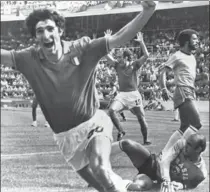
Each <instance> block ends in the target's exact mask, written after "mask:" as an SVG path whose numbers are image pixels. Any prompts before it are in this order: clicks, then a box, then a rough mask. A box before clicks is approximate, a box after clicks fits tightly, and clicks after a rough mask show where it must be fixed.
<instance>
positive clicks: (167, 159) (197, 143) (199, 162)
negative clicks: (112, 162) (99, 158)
mask: <svg viewBox="0 0 210 192" xmlns="http://www.w3.org/2000/svg"><path fill="white" fill-rule="evenodd" d="M205 148H206V139H205V137H204V136H203V135H200V134H193V135H191V136H190V137H189V138H188V139H187V140H185V139H180V140H178V141H177V142H176V143H175V145H174V146H173V147H171V148H170V149H168V151H167V152H165V153H162V152H161V153H160V154H158V155H156V154H153V153H150V151H149V150H148V149H147V148H145V147H144V146H143V145H141V144H140V143H137V142H135V141H132V140H127V139H126V140H124V139H123V140H121V141H118V142H115V143H113V144H112V155H114V154H117V153H118V152H120V151H123V152H125V153H126V154H127V156H128V157H129V158H130V160H131V162H132V163H133V165H134V167H136V169H137V170H138V175H137V176H136V177H135V178H134V179H133V183H130V184H128V185H127V186H128V187H127V189H128V190H129V191H142V190H149V189H151V188H152V185H153V182H154V181H157V182H158V183H161V192H173V191H176V190H181V189H192V188H195V187H197V186H198V185H199V184H200V183H201V182H202V181H203V180H204V179H205V178H206V176H207V169H206V165H205V162H204V160H203V158H202V156H201V153H202V152H203V151H204V150H205Z"/></svg>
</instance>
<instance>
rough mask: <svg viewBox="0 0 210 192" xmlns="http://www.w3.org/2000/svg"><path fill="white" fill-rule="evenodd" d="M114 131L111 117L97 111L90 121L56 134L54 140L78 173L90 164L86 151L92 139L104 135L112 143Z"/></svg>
mask: <svg viewBox="0 0 210 192" xmlns="http://www.w3.org/2000/svg"><path fill="white" fill-rule="evenodd" d="M112 130H113V124H112V121H111V119H110V117H109V116H108V115H107V114H106V113H105V112H104V111H101V110H97V111H96V113H95V115H94V116H93V117H92V118H91V119H89V120H88V121H86V122H84V123H82V124H80V125H78V126H76V127H75V128H73V129H70V130H69V131H66V132H62V133H58V134H54V139H55V141H56V144H57V145H58V146H59V150H60V151H61V153H62V154H63V156H64V158H65V160H66V162H67V163H68V164H69V165H70V166H71V167H72V168H73V170H74V171H78V170H80V169H82V168H84V167H85V166H86V165H88V164H89V158H88V156H87V151H86V149H87V146H88V144H89V142H90V141H91V139H93V138H94V137H95V136H98V135H103V136H104V137H108V138H109V139H110V141H111V142H112V141H113V137H112Z"/></svg>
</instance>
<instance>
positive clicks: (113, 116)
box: [109, 100, 125, 141]
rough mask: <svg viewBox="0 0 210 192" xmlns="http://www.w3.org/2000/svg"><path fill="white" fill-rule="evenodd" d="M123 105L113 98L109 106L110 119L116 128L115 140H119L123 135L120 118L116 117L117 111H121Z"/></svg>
mask: <svg viewBox="0 0 210 192" xmlns="http://www.w3.org/2000/svg"><path fill="white" fill-rule="evenodd" d="M124 108H125V107H124V105H123V104H122V103H121V102H119V101H117V100H114V101H113V102H112V104H111V106H110V108H109V115H110V117H111V120H112V122H113V124H114V126H115V127H116V128H117V130H118V136H117V140H118V141H119V140H121V139H122V137H123V136H124V135H125V131H124V130H123V128H122V125H121V123H120V120H119V118H118V115H117V114H118V113H119V112H122V111H123V109H124Z"/></svg>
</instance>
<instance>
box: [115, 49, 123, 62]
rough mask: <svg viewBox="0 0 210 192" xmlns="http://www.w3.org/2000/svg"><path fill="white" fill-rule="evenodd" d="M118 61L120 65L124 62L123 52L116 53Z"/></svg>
mask: <svg viewBox="0 0 210 192" xmlns="http://www.w3.org/2000/svg"><path fill="white" fill-rule="evenodd" d="M116 60H117V61H118V62H119V63H120V62H122V61H123V54H122V52H121V51H117V52H116Z"/></svg>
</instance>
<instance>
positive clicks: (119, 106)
mask: <svg viewBox="0 0 210 192" xmlns="http://www.w3.org/2000/svg"><path fill="white" fill-rule="evenodd" d="M135 40H136V41H137V42H139V43H140V47H141V49H142V51H143V56H141V57H140V58H139V59H137V60H135V61H132V59H131V52H130V51H129V50H124V51H122V50H120V49H118V50H117V53H116V58H117V59H116V60H115V59H114V58H113V57H112V56H111V55H108V56H107V58H109V59H110V60H111V61H113V62H114V66H115V69H116V72H117V75H118V81H119V91H120V92H119V94H118V95H117V96H116V97H115V99H114V101H113V102H112V104H111V105H110V107H109V114H110V117H111V119H112V121H113V123H114V125H115V126H116V128H117V130H118V136H117V140H118V141H119V140H121V139H122V137H123V136H124V135H125V131H124V130H123V128H122V125H121V124H120V121H119V119H118V117H117V113H118V112H119V111H123V110H124V109H126V108H128V109H130V110H132V113H133V114H135V115H136V117H137V119H138V121H139V124H140V126H141V132H142V135H143V140H144V144H145V145H149V144H151V143H150V142H149V141H148V140H147V134H148V133H147V130H148V126H147V123H146V119H145V114H144V108H143V103H142V98H141V95H140V93H139V91H138V75H137V73H138V70H139V69H140V67H141V66H142V65H143V64H144V62H145V61H146V60H147V58H148V56H149V53H148V51H147V48H146V46H145V44H144V40H143V35H142V34H141V33H140V32H139V33H138V34H137V39H135Z"/></svg>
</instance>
